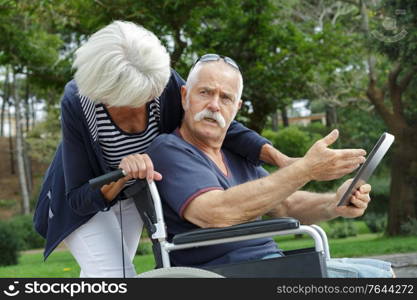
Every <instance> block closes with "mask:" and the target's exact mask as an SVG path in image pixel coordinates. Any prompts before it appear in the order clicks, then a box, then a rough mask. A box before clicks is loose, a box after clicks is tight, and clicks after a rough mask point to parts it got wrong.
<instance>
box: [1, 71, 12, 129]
mask: <svg viewBox="0 0 417 300" xmlns="http://www.w3.org/2000/svg"><path fill="white" fill-rule="evenodd" d="M4 76H5V79H4V84H3V103H2V105H1V121H0V136H4V116H5V115H6V106H7V103H8V102H9V95H10V88H9V66H6V73H5V74H4Z"/></svg>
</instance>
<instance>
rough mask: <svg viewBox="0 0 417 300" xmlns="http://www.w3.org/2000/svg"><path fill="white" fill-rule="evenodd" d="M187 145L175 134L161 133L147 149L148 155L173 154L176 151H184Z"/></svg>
mask: <svg viewBox="0 0 417 300" xmlns="http://www.w3.org/2000/svg"><path fill="white" fill-rule="evenodd" d="M189 147H190V146H189V144H188V143H186V142H185V141H184V140H183V139H182V138H181V137H179V136H177V134H175V133H163V134H161V135H159V136H158V137H156V138H155V139H154V140H153V141H152V143H151V145H150V146H149V148H148V151H147V152H148V153H149V154H150V155H152V154H155V153H159V154H162V153H163V154H166V153H170V152H175V151H176V150H185V149H186V148H189Z"/></svg>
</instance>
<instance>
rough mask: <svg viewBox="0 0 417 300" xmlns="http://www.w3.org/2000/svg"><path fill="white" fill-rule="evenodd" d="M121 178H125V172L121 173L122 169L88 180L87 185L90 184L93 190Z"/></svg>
mask: <svg viewBox="0 0 417 300" xmlns="http://www.w3.org/2000/svg"><path fill="white" fill-rule="evenodd" d="M123 177H125V171H123V170H122V169H117V170H115V171H112V172H109V173H107V174H104V175H101V176H98V177H96V178H93V179H90V180H89V181H88V183H89V184H90V186H91V187H92V188H94V189H95V188H100V187H102V186H103V185H105V184H108V183H110V182H113V181H117V180H119V179H120V178H123Z"/></svg>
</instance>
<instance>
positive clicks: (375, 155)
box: [337, 132, 394, 206]
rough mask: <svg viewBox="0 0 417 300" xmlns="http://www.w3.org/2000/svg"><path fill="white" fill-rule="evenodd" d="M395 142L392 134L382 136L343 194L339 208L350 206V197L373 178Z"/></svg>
mask: <svg viewBox="0 0 417 300" xmlns="http://www.w3.org/2000/svg"><path fill="white" fill-rule="evenodd" d="M393 142H394V136H393V135H392V134H389V133H386V132H384V133H383V134H382V135H381V137H380V138H379V140H378V142H377V143H376V144H375V146H374V148H372V150H371V152H370V153H369V155H368V157H367V158H366V161H365V162H364V163H363V164H362V165H361V166H360V168H359V170H358V172H357V173H356V175H355V177H354V178H353V181H352V183H351V184H350V185H349V187H348V189H347V190H346V192H345V193H344V194H343V196H342V198H341V199H340V201H339V204H338V205H337V206H342V205H349V199H350V197H351V196H352V195H353V194H354V193H355V192H356V190H357V189H358V188H359V187H360V186H361V185H363V184H364V183H366V182H367V181H368V179H369V177H371V175H372V173H373V172H374V171H375V169H376V167H377V166H378V164H379V162H380V161H381V160H382V158H383V157H384V155H385V153H387V151H388V149H389V147H391V145H392V143H393Z"/></svg>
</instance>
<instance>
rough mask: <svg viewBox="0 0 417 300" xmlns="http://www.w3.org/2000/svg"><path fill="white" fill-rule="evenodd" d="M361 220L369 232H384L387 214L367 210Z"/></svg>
mask: <svg viewBox="0 0 417 300" xmlns="http://www.w3.org/2000/svg"><path fill="white" fill-rule="evenodd" d="M363 221H364V222H365V224H366V226H368V228H369V230H370V231H371V232H373V233H377V232H384V231H385V228H386V226H387V215H386V214H377V213H373V212H369V213H367V214H366V215H365V216H364V217H363Z"/></svg>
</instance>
